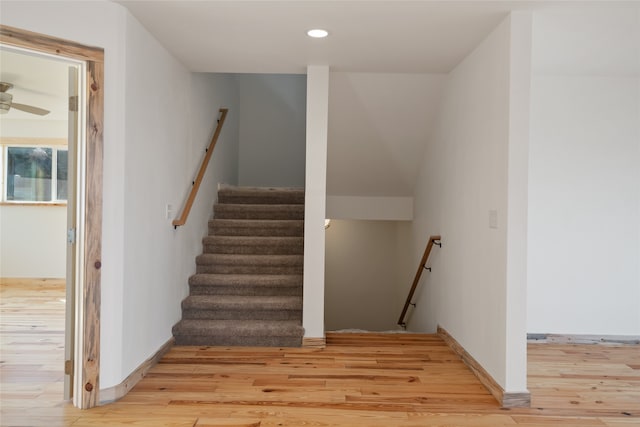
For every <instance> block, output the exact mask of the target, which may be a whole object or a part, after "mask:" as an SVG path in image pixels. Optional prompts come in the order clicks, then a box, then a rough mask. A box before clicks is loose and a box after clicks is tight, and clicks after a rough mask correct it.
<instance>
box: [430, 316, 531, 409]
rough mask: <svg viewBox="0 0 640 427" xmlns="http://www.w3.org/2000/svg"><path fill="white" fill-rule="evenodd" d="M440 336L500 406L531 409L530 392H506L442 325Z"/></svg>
mask: <svg viewBox="0 0 640 427" xmlns="http://www.w3.org/2000/svg"><path fill="white" fill-rule="evenodd" d="M438 335H440V337H442V339H443V340H444V342H445V343H447V345H448V346H449V348H451V350H453V352H454V353H456V354H457V355H458V356H459V357H460V358H461V359H462V361H463V362H464V364H465V365H467V366H468V367H469V369H471V372H473V374H474V375H475V376H476V377H477V378H478V380H480V382H481V383H482V385H483V386H485V387H486V388H487V390H489V392H490V393H491V394H492V395H493V397H495V398H496V400H497V401H498V403H499V404H500V406H502V407H503V408H529V407H530V406H531V393H529V392H528V391H524V392H517V393H514V392H506V391H504V389H503V388H502V386H501V385H500V384H498V382H497V381H496V380H495V379H494V378H493V377H492V376H491V374H489V373H488V372H487V371H486V370H485V369H484V368H483V367H482V365H480V364H479V363H478V361H477V360H476V359H474V358H473V356H471V354H469V352H468V351H467V350H465V349H464V347H462V346H461V345H460V343H459V342H458V341H456V339H455V338H453V337H452V336H451V335H450V334H449V332H447V331H446V330H445V329H444V328H442V327H441V326H440V325H438Z"/></svg>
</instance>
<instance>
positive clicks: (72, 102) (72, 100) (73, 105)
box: [69, 95, 78, 111]
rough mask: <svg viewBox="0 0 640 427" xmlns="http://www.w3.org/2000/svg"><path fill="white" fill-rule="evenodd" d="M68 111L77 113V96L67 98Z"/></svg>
mask: <svg viewBox="0 0 640 427" xmlns="http://www.w3.org/2000/svg"><path fill="white" fill-rule="evenodd" d="M69 111H78V96H77V95H74V96H70V97H69Z"/></svg>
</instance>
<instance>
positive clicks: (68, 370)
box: [64, 360, 73, 375]
mask: <svg viewBox="0 0 640 427" xmlns="http://www.w3.org/2000/svg"><path fill="white" fill-rule="evenodd" d="M64 374H65V375H73V360H65V361H64Z"/></svg>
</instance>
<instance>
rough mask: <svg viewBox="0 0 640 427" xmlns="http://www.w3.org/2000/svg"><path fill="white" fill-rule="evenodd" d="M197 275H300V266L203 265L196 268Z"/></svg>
mask: <svg viewBox="0 0 640 427" xmlns="http://www.w3.org/2000/svg"><path fill="white" fill-rule="evenodd" d="M196 273H197V274H205V273H208V274H302V266H301V265H300V266H295V265H294V266H280V265H242V264H240V265H225V264H218V265H216V264H203V265H198V266H196Z"/></svg>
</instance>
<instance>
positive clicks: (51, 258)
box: [0, 117, 68, 278]
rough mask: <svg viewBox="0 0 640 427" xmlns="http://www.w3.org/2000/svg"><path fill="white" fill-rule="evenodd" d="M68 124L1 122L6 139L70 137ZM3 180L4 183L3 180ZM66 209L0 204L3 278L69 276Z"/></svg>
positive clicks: (56, 122)
mask: <svg viewBox="0 0 640 427" xmlns="http://www.w3.org/2000/svg"><path fill="white" fill-rule="evenodd" d="M67 133H68V128H67V122H66V121H60V120H43V119H40V120H38V119H35V120H9V119H7V118H4V117H3V119H2V126H0V135H1V136H3V137H29V138H65V139H66V138H67ZM0 181H1V180H0ZM66 230H67V207H66V206H29V205H20V204H16V205H0V277H47V278H64V277H65V276H66V258H67V257H66V255H67V254H66V250H67V247H66Z"/></svg>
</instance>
